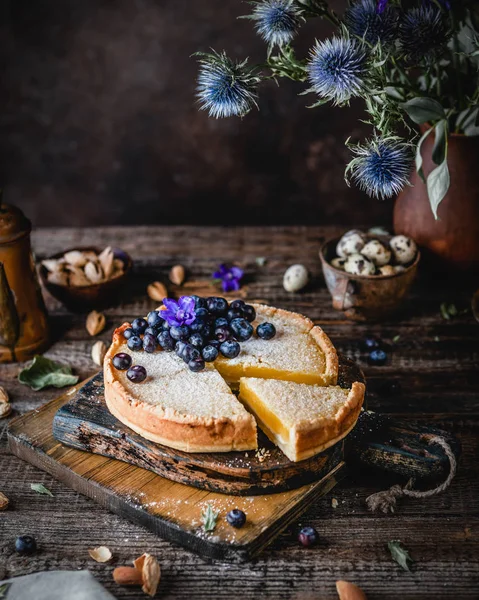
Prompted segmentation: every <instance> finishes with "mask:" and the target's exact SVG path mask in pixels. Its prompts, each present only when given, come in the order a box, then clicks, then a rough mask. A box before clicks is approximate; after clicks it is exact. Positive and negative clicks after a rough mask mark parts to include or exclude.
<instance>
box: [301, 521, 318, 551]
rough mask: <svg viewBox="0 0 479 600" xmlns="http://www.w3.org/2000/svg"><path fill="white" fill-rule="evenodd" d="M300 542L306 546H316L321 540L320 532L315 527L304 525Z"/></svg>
mask: <svg viewBox="0 0 479 600" xmlns="http://www.w3.org/2000/svg"><path fill="white" fill-rule="evenodd" d="M298 542H299V543H300V544H301V545H302V546H305V547H309V546H315V545H316V544H317V543H318V542H319V534H318V532H317V531H316V529H315V528H314V527H309V526H308V527H303V528H302V529H301V530H300V532H299V534H298Z"/></svg>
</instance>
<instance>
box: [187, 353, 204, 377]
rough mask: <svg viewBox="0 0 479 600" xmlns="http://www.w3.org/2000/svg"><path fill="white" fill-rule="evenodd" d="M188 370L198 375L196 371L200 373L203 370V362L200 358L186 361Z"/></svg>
mask: <svg viewBox="0 0 479 600" xmlns="http://www.w3.org/2000/svg"><path fill="white" fill-rule="evenodd" d="M188 368H189V370H190V371H193V372H194V373H198V371H202V370H203V369H204V368H205V361H204V360H203V359H202V358H201V356H200V357H199V358H192V359H191V360H190V361H188Z"/></svg>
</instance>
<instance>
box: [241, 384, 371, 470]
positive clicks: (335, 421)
mask: <svg viewBox="0 0 479 600" xmlns="http://www.w3.org/2000/svg"><path fill="white" fill-rule="evenodd" d="M364 391H365V386H364V384H362V383H359V382H356V383H353V385H352V387H351V389H343V388H340V387H339V386H336V385H335V386H327V387H325V386H320V385H307V384H304V383H294V382H292V381H279V380H274V379H259V378H248V377H245V378H241V379H240V395H239V398H240V400H241V401H242V402H243V403H244V404H245V406H246V407H247V408H248V410H250V411H251V412H252V413H253V414H254V416H255V418H256V421H257V423H258V426H259V427H260V428H261V429H262V430H263V431H264V432H265V433H266V435H267V436H268V437H269V439H270V440H271V441H272V442H273V443H274V444H276V445H277V446H279V447H280V448H281V450H282V451H283V452H284V453H285V454H286V456H287V457H288V458H289V459H290V460H292V461H294V462H297V461H300V460H304V459H305V458H309V457H311V456H314V455H315V454H318V453H319V452H322V451H323V450H325V449H326V448H329V446H332V445H333V444H335V443H336V442H338V441H339V440H341V439H342V438H343V437H345V436H346V435H347V434H348V433H349V432H350V431H351V429H352V428H353V427H354V425H355V424H356V421H357V418H358V415H359V412H360V410H361V406H362V404H363V400H364Z"/></svg>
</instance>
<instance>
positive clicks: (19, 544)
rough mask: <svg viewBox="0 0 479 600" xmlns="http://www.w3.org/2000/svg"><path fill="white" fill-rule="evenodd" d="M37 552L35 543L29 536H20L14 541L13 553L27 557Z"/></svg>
mask: <svg viewBox="0 0 479 600" xmlns="http://www.w3.org/2000/svg"><path fill="white" fill-rule="evenodd" d="M36 550H37V542H36V541H35V538H34V537H33V536H31V535H20V536H18V537H17V539H16V540H15V551H16V552H17V553H18V554H22V555H25V556H28V555H30V554H33V553H34V552H36Z"/></svg>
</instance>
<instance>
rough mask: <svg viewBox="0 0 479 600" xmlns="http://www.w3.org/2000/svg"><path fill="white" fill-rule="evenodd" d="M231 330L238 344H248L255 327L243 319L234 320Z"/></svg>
mask: <svg viewBox="0 0 479 600" xmlns="http://www.w3.org/2000/svg"><path fill="white" fill-rule="evenodd" d="M230 328H231V331H232V332H233V335H234V336H235V338H236V339H237V340H238V342H246V340H249V338H250V337H251V336H252V335H253V325H251V323H248V321H247V320H246V319H243V318H241V319H233V320H232V321H231V323H230Z"/></svg>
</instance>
